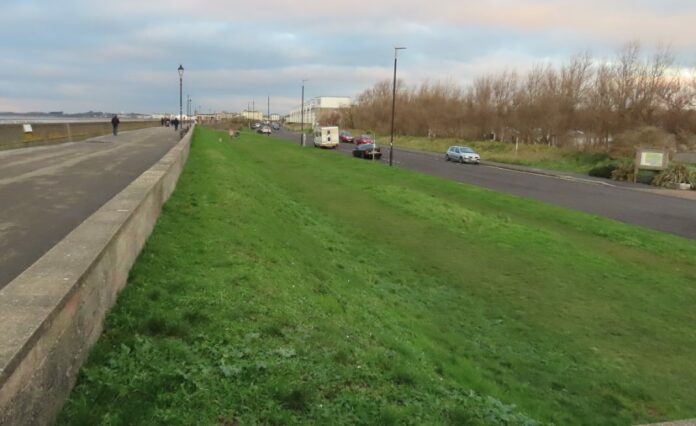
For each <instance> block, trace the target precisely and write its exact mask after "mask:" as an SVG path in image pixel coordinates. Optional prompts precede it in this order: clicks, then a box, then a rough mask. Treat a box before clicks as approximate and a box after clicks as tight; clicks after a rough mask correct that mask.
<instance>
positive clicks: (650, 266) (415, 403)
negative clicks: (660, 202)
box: [58, 129, 696, 425]
mask: <svg viewBox="0 0 696 426" xmlns="http://www.w3.org/2000/svg"><path fill="white" fill-rule="evenodd" d="M218 137H222V138H223V142H222V143H219V142H218ZM695 283H696V245H695V244H694V242H693V241H688V240H684V239H680V238H677V237H673V236H670V235H667V234H661V233H657V232H652V231H648V230H644V229H640V228H636V227H632V226H628V225H623V224H620V223H616V222H613V221H610V220H605V219H601V218H596V217H591V216H588V215H585V214H582V213H578V212H572V211H567V210H564V209H560V208H555V207H552V206H548V205H545V204H540V203H537V202H533V201H530V200H525V199H520V198H515V197H511V196H508V195H504V194H498V193H493V192H490V191H487V190H484V189H480V188H476V187H471V186H466V185H461V184H457V183H454V182H450V181H445V180H441V179H437V178H433V177H429V176H425V175H419V174H415V173H411V172H409V171H405V170H400V169H396V168H395V169H389V168H387V167H384V166H382V165H380V164H372V163H371V162H361V161H359V160H355V159H352V158H350V157H346V156H341V155H336V154H335V153H333V152H327V151H319V150H313V149H301V148H299V147H297V146H294V145H291V144H287V143H285V142H282V141H278V140H274V139H272V138H268V137H266V136H257V135H253V134H249V133H245V134H244V135H243V136H242V137H241V138H238V139H234V140H232V141H230V140H229V138H228V137H227V136H226V135H225V134H224V133H223V134H220V133H213V132H212V131H210V130H206V129H197V133H196V136H195V141H194V144H193V148H192V151H191V157H190V159H189V163H188V165H187V167H186V170H185V172H184V174H183V175H182V179H181V182H180V184H179V187H178V188H177V190H176V192H175V193H174V195H173V197H172V199H171V200H170V201H169V202H168V203H167V205H166V206H165V208H164V212H163V215H162V217H161V218H160V221H159V223H158V224H157V228H156V230H155V232H154V233H153V235H152V237H151V238H150V240H149V241H148V243H147V246H146V248H145V250H144V251H143V253H142V254H141V256H140V258H139V259H138V261H137V263H136V265H135V266H134V268H133V270H132V271H131V274H130V278H129V284H128V286H127V287H126V289H125V290H124V291H123V293H122V294H121V296H120V299H119V301H118V304H117V306H116V307H115V308H114V310H113V311H112V312H111V314H110V315H109V317H108V319H107V322H106V327H105V331H104V335H103V336H102V338H101V339H100V341H99V342H98V343H97V345H96V346H95V348H94V350H93V352H92V354H91V356H90V359H89V361H88V363H87V364H86V365H85V367H84V368H83V369H82V371H81V373H80V377H79V380H78V384H77V386H76V388H75V390H74V392H73V394H72V396H71V398H70V400H69V402H68V403H67V405H66V406H65V409H64V410H63V413H62V415H61V417H60V419H59V422H58V423H59V424H62V425H67V424H148V425H149V424H197V425H198V424H222V425H232V424H241V425H248V424H257V423H259V424H293V423H298V424H360V423H362V424H418V425H422V424H525V423H527V424H530V423H529V422H527V421H526V420H525V418H524V416H529V417H530V418H535V419H537V420H539V421H542V422H555V423H557V424H563V425H568V424H602V425H610V424H630V423H639V422H647V421H654V420H662V419H674V418H687V417H694V416H696V404H695V402H696V388H695V387H694V386H693V384H694V383H696V357H694V356H693V354H694V353H696V328H694V324H696V310H694V304H693V301H694V300H696V284H695ZM500 401H502V402H500ZM509 404H515V405H516V406H517V408H511V407H510V406H509Z"/></svg>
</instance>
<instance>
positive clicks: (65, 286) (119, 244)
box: [0, 131, 193, 425]
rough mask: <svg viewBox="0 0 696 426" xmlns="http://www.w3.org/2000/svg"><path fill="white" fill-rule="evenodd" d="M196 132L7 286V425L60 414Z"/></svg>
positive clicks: (2, 421)
mask: <svg viewBox="0 0 696 426" xmlns="http://www.w3.org/2000/svg"><path fill="white" fill-rule="evenodd" d="M192 133H193V131H190V132H189V133H188V134H187V135H186V136H185V137H184V138H183V139H182V140H181V141H180V142H179V143H178V144H177V145H176V146H175V147H174V148H172V149H171V150H170V151H169V152H168V153H167V154H166V155H165V156H164V157H163V158H162V159H161V160H160V161H159V162H157V163H156V164H155V165H154V166H152V167H151V168H150V169H149V170H147V171H146V172H145V173H143V174H142V175H141V176H140V177H138V178H137V179H136V180H134V181H133V182H132V183H131V184H130V185H129V186H128V187H126V188H125V189H124V190H123V191H122V192H121V193H119V194H118V195H116V196H115V197H114V198H112V199H111V200H110V201H108V202H107V203H106V204H104V206H102V207H101V208H100V209H99V210H98V211H97V212H95V213H94V214H93V215H92V216H90V217H89V218H88V219H87V220H85V221H84V222H83V223H82V224H81V225H80V226H78V227H77V228H76V229H75V230H73V231H72V232H71V233H70V234H68V235H67V236H66V237H65V238H64V239H63V240H62V241H61V242H59V243H58V244H57V245H56V246H54V247H53V248H52V249H51V250H50V251H48V252H47V253H46V254H45V255H44V256H43V257H42V258H41V259H39V260H38V261H37V262H36V263H34V264H33V265H32V266H31V267H29V268H28V269H27V270H26V271H24V272H23V273H22V274H21V275H20V276H18V277H17V278H16V279H15V280H13V281H12V282H11V283H9V284H8V285H7V286H5V287H4V288H2V289H0V325H1V326H0V425H45V424H51V423H52V422H53V421H54V419H55V416H56V415H57V413H58V412H59V410H60V409H61V407H62V405H63V403H64V401H65V399H66V398H67V396H68V395H69V392H70V390H71V389H72V387H73V385H74V384H75V379H76V376H77V372H78V370H79V368H80V366H81V365H82V364H83V362H84V361H85V359H86V357H87V355H88V353H89V350H90V348H91V346H92V345H93V344H94V343H95V342H96V340H97V339H98V338H99V335H100V334H101V332H102V324H103V320H104V317H105V316H106V314H107V312H108V311H109V309H110V308H111V307H112V306H113V304H114V303H115V302H116V298H117V295H118V293H119V291H120V290H121V289H122V288H123V287H124V286H125V284H126V280H127V278H128V273H129V271H130V268H131V266H132V265H133V263H134V262H135V260H136V258H137V257H138V254H139V253H140V250H141V249H142V247H143V245H144V244H145V241H146V240H147V238H148V237H149V235H150V233H151V232H152V229H153V228H154V226H155V223H156V222H157V218H158V217H159V214H160V211H161V208H162V205H163V204H164V203H165V201H166V200H167V199H168V198H169V196H170V195H171V193H172V192H173V191H174V188H175V187H176V183H177V180H178V178H179V175H180V174H181V172H182V170H183V168H184V165H185V164H186V160H187V158H188V152H189V148H190V144H191V136H192Z"/></svg>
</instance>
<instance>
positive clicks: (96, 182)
mask: <svg viewBox="0 0 696 426" xmlns="http://www.w3.org/2000/svg"><path fill="white" fill-rule="evenodd" d="M178 140H179V138H178V135H177V134H176V133H175V132H174V130H173V129H172V128H169V127H167V128H150V129H144V130H137V131H131V132H123V133H120V134H119V135H118V136H111V135H109V136H103V137H99V138H94V139H90V140H88V141H84V142H74V143H67V144H61V145H54V146H48V147H39V148H26V149H17V150H9V151H0V288H2V287H4V286H5V285H6V284H8V283H9V282H10V281H12V280H13V279H14V278H15V277H16V276H17V275H19V274H20V273H22V272H23V271H24V270H25V269H26V268H27V267H29V266H31V265H32V264H33V263H34V262H35V261H36V260H38V259H39V258H40V257H41V256H42V255H43V254H44V253H46V252H47V251H48V250H49V249H50V248H51V247H53V246H54V245H55V244H56V243H57V242H59V241H60V240H61V239H62V238H63V237H65V236H66V235H67V234H69V233H70V231H72V230H73V229H75V227H77V225H79V224H80V223H82V221H84V220H85V219H86V218H87V217H89V216H90V215H91V214H92V213H94V212H95V211H96V210H97V209H99V207H101V206H102V205H103V204H104V203H106V202H107V201H108V200H110V199H111V198H113V197H114V196H115V195H116V194H118V193H119V192H120V191H121V190H122V189H123V188H125V187H126V186H127V185H128V184H129V183H130V182H132V181H133V180H134V179H135V178H136V177H138V176H140V175H141V174H142V173H143V172H144V171H146V170H147V169H149V168H150V167H151V166H152V165H153V164H154V163H155V162H157V161H158V160H159V159H161V158H162V157H163V156H164V154H165V153H166V152H167V151H169V149H170V148H171V147H173V146H174V145H175V144H176V142H177V141H178Z"/></svg>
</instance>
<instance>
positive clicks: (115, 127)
mask: <svg viewBox="0 0 696 426" xmlns="http://www.w3.org/2000/svg"><path fill="white" fill-rule="evenodd" d="M120 122H121V120H119V119H118V115H115V114H114V116H113V118H111V129H112V130H113V131H114V136H116V135H117V134H118V125H119V123H120Z"/></svg>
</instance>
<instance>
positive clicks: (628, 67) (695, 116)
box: [327, 42, 696, 147]
mask: <svg viewBox="0 0 696 426" xmlns="http://www.w3.org/2000/svg"><path fill="white" fill-rule="evenodd" d="M391 100H392V87H391V82H389V81H382V82H379V83H377V84H375V86H374V87H372V88H371V89H368V90H366V91H364V92H363V93H362V94H360V95H359V96H358V98H357V102H356V104H355V105H354V106H353V107H351V108H349V109H346V110H344V111H342V112H341V114H340V117H335V116H334V117H331V118H329V117H327V119H331V120H332V121H335V120H338V121H340V124H341V125H342V126H344V127H351V128H363V129H373V130H375V131H377V132H387V131H388V130H389V126H390V119H391V116H390V114H391ZM695 106H696V78H695V77H694V76H693V75H691V76H687V75H685V74H684V72H683V70H682V69H681V68H678V67H676V66H675V59H674V57H673V55H672V54H671V52H670V50H669V49H667V48H658V49H656V50H655V51H654V52H652V53H651V54H649V55H647V54H645V52H644V51H643V50H642V49H641V48H640V46H639V45H638V43H635V42H634V43H629V44H627V45H626V46H625V47H624V48H623V49H621V50H620V51H619V52H618V53H617V54H616V55H615V56H614V57H613V58H611V59H610V60H603V61H599V60H595V59H594V58H593V57H592V56H590V55H589V54H578V55H575V56H574V57H572V58H571V59H570V60H569V61H568V62H566V63H565V64H562V65H561V66H559V67H553V66H551V65H537V66H535V67H533V68H532V69H531V70H530V71H529V72H527V73H525V74H523V75H520V74H518V73H516V72H514V71H505V72H502V73H498V74H494V75H486V76H482V77H479V78H477V79H475V80H474V81H473V83H472V84H470V85H469V86H468V87H461V86H459V85H457V84H454V83H452V82H435V83H424V84H422V85H420V86H419V87H413V88H409V87H406V86H405V85H404V84H403V83H402V82H399V84H398V85H397V110H398V118H397V123H396V128H397V131H398V133H401V134H408V135H418V136H435V135H437V136H443V137H457V138H466V139H481V138H489V139H496V140H500V141H515V140H517V141H519V142H526V143H547V144H550V145H569V144H577V145H582V146H585V147H587V146H594V147H597V146H599V147H609V146H611V144H612V142H613V141H614V140H615V139H616V138H617V137H619V135H621V134H624V133H626V132H635V130H636V129H638V128H646V127H648V128H651V129H653V130H654V129H655V128H657V129H661V131H662V132H663V133H664V134H665V135H672V138H673V139H674V140H676V141H679V142H680V143H683V144H691V143H693V142H692V141H691V139H692V137H693V135H694V134H696V111H695V109H694V107H695Z"/></svg>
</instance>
